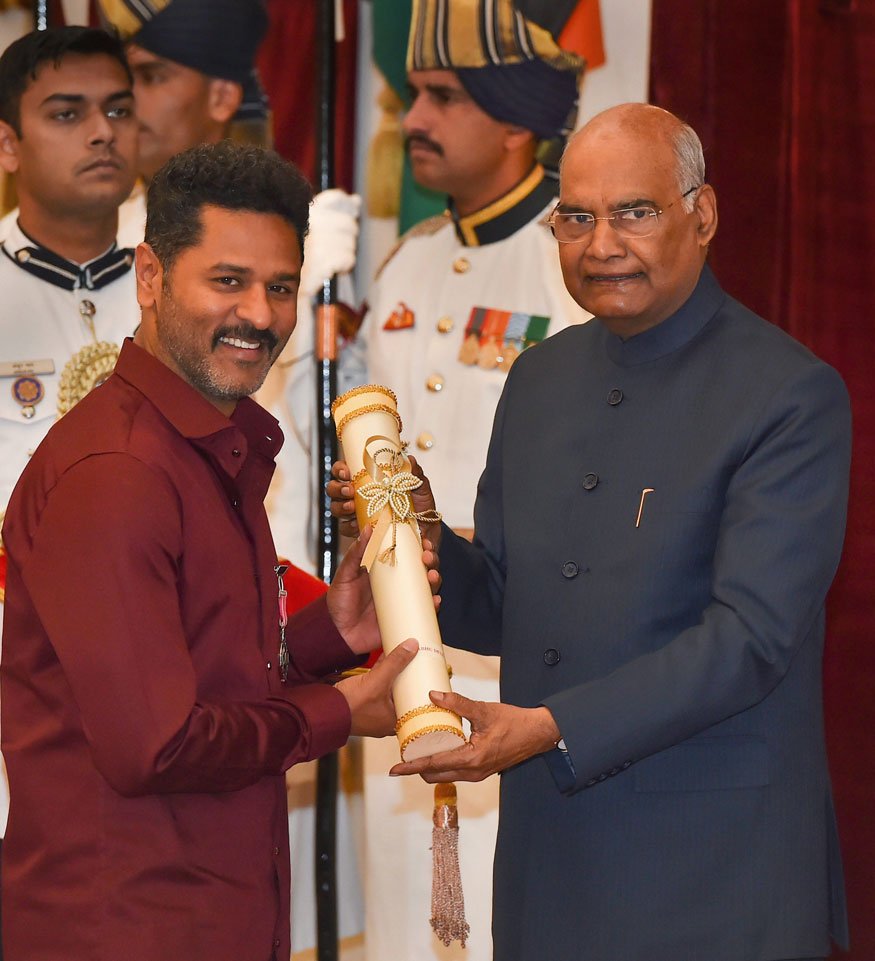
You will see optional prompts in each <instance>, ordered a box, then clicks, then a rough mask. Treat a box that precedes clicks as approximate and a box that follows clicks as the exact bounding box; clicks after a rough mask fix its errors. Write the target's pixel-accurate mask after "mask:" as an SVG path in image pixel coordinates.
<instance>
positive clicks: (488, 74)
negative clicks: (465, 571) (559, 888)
mask: <svg viewBox="0 0 875 961" xmlns="http://www.w3.org/2000/svg"><path fill="white" fill-rule="evenodd" d="M438 7H439V8H440V10H438V9H437V8H438ZM438 13H441V16H437V14H438ZM444 15H445V17H446V19H442V17H443V16H444ZM441 23H442V24H444V25H445V26H446V30H444V31H442V32H440V31H438V29H437V25H438V24H441ZM407 68H408V79H409V85H410V90H411V95H412V98H413V99H412V104H411V106H410V109H409V111H408V113H407V115H406V118H405V121H404V132H405V137H406V140H407V146H408V150H409V154H410V159H411V164H412V171H413V175H414V177H415V178H416V180H417V181H418V182H419V183H421V184H422V185H423V186H426V187H429V188H431V189H433V190H437V191H440V192H443V193H446V194H447V195H448V196H449V203H448V210H447V212H446V213H445V214H444V215H443V216H439V217H436V218H432V219H430V220H427V221H425V222H423V223H422V224H419V225H418V226H416V227H414V228H413V229H412V230H411V231H409V232H408V233H407V234H406V235H405V236H404V237H403V238H402V239H401V241H400V243H399V245H398V246H397V248H396V249H395V250H394V252H393V253H392V254H391V255H390V256H389V258H388V260H387V261H386V262H385V264H384V265H383V267H382V268H381V270H380V271H379V273H378V276H377V279H376V282H375V284H374V286H373V288H372V290H371V293H370V297H369V301H370V308H369V311H368V314H367V316H366V318H365V321H364V324H363V327H362V331H361V333H360V335H359V344H358V351H359V352H360V354H361V355H363V356H364V363H365V366H366V371H367V372H366V375H360V376H363V377H366V379H367V381H369V382H371V383H379V384H385V385H387V386H389V387H391V389H392V390H393V391H395V393H396V394H397V396H398V410H399V412H400V414H401V416H402V418H403V421H404V437H405V438H406V439H407V440H408V441H409V442H410V448H411V453H412V454H414V455H415V456H416V458H417V459H418V460H419V461H420V463H421V464H422V465H423V469H424V470H425V472H426V473H427V475H428V477H429V478H430V480H431V484H432V489H433V490H434V493H435V498H436V501H437V503H438V504H439V505H440V509H441V511H442V513H443V517H444V519H445V520H446V522H447V523H448V524H449V525H450V526H452V527H454V528H455V529H457V530H459V531H460V532H463V533H465V534H466V535H467V536H469V537H470V535H471V532H472V529H473V526H474V523H473V506H474V495H475V491H476V486H477V479H478V477H479V476H480V473H481V471H482V470H483V466H484V464H485V461H486V450H487V446H488V443H489V436H490V432H491V428H492V420H493V416H494V414H495V408H496V405H497V403H498V399H499V396H500V394H501V391H502V388H503V387H504V382H505V378H506V375H507V371H508V370H509V369H510V367H511V366H512V364H513V363H514V360H515V358H516V357H518V356H519V354H520V353H522V352H523V351H525V350H527V349H529V348H530V347H533V346H534V345H536V344H538V343H539V342H540V341H542V340H544V338H545V337H547V336H549V335H550V334H553V333H555V332H556V331H558V330H561V329H562V328H564V327H567V326H568V325H570V324H574V323H580V322H582V321H585V320H586V319H588V317H589V315H588V314H586V313H585V312H584V311H582V310H581V308H580V307H578V306H577V304H575V303H574V301H573V300H572V299H571V297H570V296H569V295H568V293H567V291H566V289H565V286H564V284H563V282H562V275H561V272H560V268H559V261H558V257H557V254H556V244H555V241H553V239H552V238H551V236H550V232H549V229H548V228H547V226H546V225H545V221H546V218H547V216H548V215H549V213H550V211H551V209H552V208H553V207H554V206H555V203H556V197H555V195H556V190H557V183H556V180H555V179H554V178H553V177H551V176H549V175H548V174H547V172H546V171H545V168H544V166H543V165H542V164H541V163H540V162H539V158H540V157H542V156H543V155H544V152H545V148H546V147H548V146H552V147H554V148H555V147H556V142H557V141H562V140H564V137H565V135H566V134H567V131H568V130H569V129H570V128H572V127H573V125H574V119H575V116H576V109H577V96H578V85H579V80H580V76H581V72H582V63H581V61H580V59H579V58H578V57H576V56H574V55H572V54H569V53H566V52H564V51H563V50H561V49H560V48H559V47H558V46H557V44H556V42H555V41H554V39H553V38H552V37H551V36H550V35H549V34H548V33H547V32H546V31H545V30H542V29H541V28H539V27H537V26H536V25H535V24H534V23H532V22H530V21H528V20H526V19H524V18H523V17H522V16H521V15H520V14H519V13H518V12H517V11H515V10H514V8H513V6H512V4H511V3H509V2H499V3H495V4H493V3H482V2H478V0H448V2H444V3H436V2H432V0H423V2H414V6H413V20H412V26H411V37H410V44H409V52H408V61H407ZM347 363H349V360H347ZM533 466H534V465H533ZM448 659H449V661H450V663H451V667H452V670H453V687H454V689H455V690H457V691H461V692H463V693H466V694H467V695H468V696H470V697H473V698H478V699H490V700H491V699H496V698H497V697H498V665H497V659H496V658H491V659H488V660H487V659H484V658H477V657H474V656H472V655H470V654H467V653H465V652H460V651H455V650H450V651H448ZM365 758H366V783H365V811H366V853H367V874H366V890H367V894H368V899H367V924H366V932H367V934H366V943H367V956H368V959H369V961H379V959H383V958H417V959H430V958H441V957H447V955H446V952H445V950H444V949H443V948H442V947H441V945H440V944H439V942H438V941H437V939H436V937H435V936H434V935H433V934H432V933H431V931H430V930H429V926H428V918H429V914H430V907H429V903H430V896H431V877H430V873H429V870H428V850H429V847H430V846H431V831H432V822H431V811H432V806H431V791H430V789H429V788H428V786H427V785H425V784H422V783H418V782H416V781H414V780H413V779H410V780H403V783H401V782H399V781H398V780H391V781H390V780H389V779H387V778H386V777H385V773H386V771H387V770H388V768H389V767H390V766H391V765H392V763H394V762H395V761H397V759H398V749H397V745H396V744H394V743H392V742H390V741H388V740H387V741H382V742H377V741H373V742H368V743H366V744H365ZM459 795H460V797H459V819H460V849H461V850H460V859H461V870H462V881H463V886H464V893H465V902H466V910H467V915H468V920H469V922H470V924H471V936H470V940H469V942H468V948H467V952H466V957H468V958H469V959H470V961H481V959H484V961H485V959H487V958H491V957H492V951H491V938H490V918H491V905H490V898H491V876H492V857H493V850H494V844H495V830H496V824H497V811H498V785H497V783H495V781H494V780H493V782H491V783H490V782H485V783H483V784H477V785H473V784H472V785H468V784H466V785H465V786H464V788H462V789H461V790H460V792H459ZM390 815H391V816H390Z"/></svg>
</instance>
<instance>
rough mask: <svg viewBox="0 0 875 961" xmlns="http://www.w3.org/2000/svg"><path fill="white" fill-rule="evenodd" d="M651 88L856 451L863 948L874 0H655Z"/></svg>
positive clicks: (872, 754) (871, 726)
mask: <svg viewBox="0 0 875 961" xmlns="http://www.w3.org/2000/svg"><path fill="white" fill-rule="evenodd" d="M652 29H653V32H652V59H651V100H652V102H653V103H656V104H658V105H659V106H662V107H666V108H667V109H669V110H673V111H674V112H676V113H679V114H680V115H681V116H683V117H684V118H685V119H686V120H688V121H689V122H690V123H691V124H692V125H693V126H694V127H695V128H696V129H697V130H698V131H699V133H700V135H701V137H702V140H703V143H704V145H705V156H706V160H707V163H708V169H709V176H708V179H709V181H710V182H711V183H713V184H714V186H715V189H716V191H717V196H718V204H719V212H720V228H719V231H718V236H717V239H716V240H715V242H714V244H713V245H712V252H711V257H712V264H713V266H714V268H715V271H716V273H717V275H718V277H719V278H720V280H721V282H722V283H723V284H724V286H725V287H726V288H727V289H728V290H729V291H730V292H731V293H732V294H733V295H734V296H736V297H737V298H738V299H739V300H741V301H743V302H744V303H745V304H747V305H748V306H749V307H751V308H753V309H754V310H756V311H757V312H758V313H760V314H762V315H763V316H765V317H768V318H769V319H770V320H772V321H774V322H775V323H777V324H779V325H780V326H781V327H783V328H784V329H785V330H787V331H789V332H790V333H791V334H793V335H794V336H795V337H797V338H798V339H799V340H801V341H803V342H804V343H805V344H807V345H808V346H809V347H810V348H811V349H812V350H814V352H815V353H817V354H818V355H819V356H821V357H823V358H824V359H825V360H826V361H828V362H829V363H830V364H832V365H833V366H835V367H836V368H838V370H839V371H840V372H841V374H842V375H843V377H844V378H845V382H846V383H847V385H848V388H849V390H850V393H851V400H852V404H853V411H854V462H853V468H852V471H853V474H852V480H851V502H850V515H849V519H848V533H847V538H846V542H845V551H844V557H843V560H842V565H841V568H840V570H839V574H838V577H837V579H836V582H835V584H834V586H833V589H832V591H831V592H830V597H829V601H828V643H827V654H826V664H825V688H826V710H827V738H828V741H829V748H830V762H831V769H832V776H833V785H834V788H835V793H836V802H837V806H838V814H839V829H840V832H841V836H842V849H843V854H844V862H845V872H846V879H847V886H848V897H849V903H850V921H851V952H850V954H848V955H844V954H841V953H840V952H836V957H842V958H850V959H853V961H872V959H873V958H875V323H873V319H875V317H873V315H875V3H873V0H698V2H697V3H690V2H689V0H653V28H652Z"/></svg>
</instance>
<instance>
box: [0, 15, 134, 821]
mask: <svg viewBox="0 0 875 961" xmlns="http://www.w3.org/2000/svg"><path fill="white" fill-rule="evenodd" d="M133 107H134V104H133V96H132V92H131V77H130V73H129V71H128V68H127V63H126V61H125V57H124V51H123V50H122V48H121V46H120V44H119V43H118V41H117V40H116V39H115V38H113V37H111V36H109V35H108V34H106V33H104V32H103V31H101V30H89V29H86V28H82V27H64V28H59V29H56V30H48V31H44V32H42V33H31V34H28V35H27V36H25V37H22V38H21V39H19V40H17V41H16V42H15V43H13V44H12V45H11V46H10V47H9V48H8V49H7V50H6V52H5V53H4V54H3V56H2V58H0V166H2V168H3V169H4V170H5V171H6V172H7V173H8V174H10V175H12V176H13V177H14V178H15V183H16V188H17V192H18V196H19V201H20V204H21V206H20V210H19V212H18V214H17V217H16V218H15V219H14V220H13V222H12V223H11V224H9V225H8V232H7V235H6V238H5V239H4V240H3V242H2V245H0V290H2V291H3V296H2V299H0V514H2V513H3V511H4V510H5V507H6V504H7V502H8V500H9V496H10V494H11V492H12V489H13V487H14V486H15V483H16V481H17V480H18V477H19V475H20V474H21V472H22V470H23V469H24V467H25V465H26V464H27V461H28V458H29V457H30V455H31V454H32V453H33V451H34V450H35V449H36V447H37V445H38V444H39V443H40V441H42V439H43V438H44V437H45V435H46V433H47V432H48V430H49V428H50V427H51V426H52V424H53V423H54V422H55V421H56V420H57V418H58V417H60V416H61V415H63V414H64V413H66V412H67V411H68V410H69V409H70V408H71V407H72V406H73V405H74V404H75V403H76V402H77V401H78V400H80V399H81V398H82V397H83V396H84V395H85V394H86V393H88V391H89V390H91V388H93V387H94V386H95V385H97V384H99V383H100V382H101V381H102V380H104V379H105V378H106V377H108V376H109V374H110V373H111V371H112V369H113V367H114V366H115V360H116V357H117V355H118V350H119V345H120V344H121V342H122V340H123V338H124V337H125V336H129V335H131V334H133V332H134V329H135V327H136V325H137V320H138V317H139V310H138V307H137V298H136V292H135V286H134V275H133V271H132V270H131V268H132V266H133V262H134V253H133V250H126V249H120V248H119V247H118V246H117V244H116V241H115V236H116V228H117V222H118V207H119V204H120V203H121V202H122V201H123V200H124V198H125V197H126V196H127V195H128V193H129V192H130V189H131V185H132V184H133V182H134V177H135V173H136V168H135V164H136V149H137V125H136V121H135V119H134V112H133ZM5 565H6V558H5V557H4V556H2V548H0V604H2V602H3V599H4V596H5V571H6V567H5ZM0 790H2V794H3V795H4V796H3V798H2V804H0V807H2V811H0V829H2V828H5V821H6V807H7V804H6V798H5V782H3V783H2V788H0Z"/></svg>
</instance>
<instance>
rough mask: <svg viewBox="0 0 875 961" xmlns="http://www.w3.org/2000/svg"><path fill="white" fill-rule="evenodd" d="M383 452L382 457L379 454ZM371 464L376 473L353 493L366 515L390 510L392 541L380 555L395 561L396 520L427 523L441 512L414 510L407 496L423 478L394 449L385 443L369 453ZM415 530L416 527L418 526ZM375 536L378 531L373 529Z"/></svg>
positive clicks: (398, 521)
mask: <svg viewBox="0 0 875 961" xmlns="http://www.w3.org/2000/svg"><path fill="white" fill-rule="evenodd" d="M383 456H385V457H386V459H385V460H381V459H380V458H381V457H383ZM372 464H373V466H374V467H375V468H376V469H377V470H378V471H379V473H380V475H381V476H379V477H377V478H375V479H374V480H373V481H370V482H369V483H367V484H362V486H361V487H359V488H358V489H357V490H356V493H357V494H358V495H359V496H360V497H362V498H364V500H365V502H366V503H367V513H368V519H369V520H370V519H371V518H374V517H376V516H377V515H378V514H380V513H382V512H383V511H384V510H385V509H386V508H387V507H388V508H389V511H390V514H391V524H392V545H391V547H388V548H387V549H386V550H385V551H383V552H382V553H381V554H380V556H379V559H380V560H381V561H383V562H384V563H388V564H394V563H395V547H396V531H397V526H398V524H409V523H413V522H415V521H422V522H423V523H426V524H433V523H437V522H438V521H440V519H441V515H440V514H439V513H438V512H437V511H419V512H417V511H414V510H413V502H412V501H411V499H410V493H411V491H415V490H416V489H417V488H418V487H421V486H422V481H421V480H420V479H419V478H418V477H416V476H414V475H413V474H412V473H411V472H410V471H409V470H408V469H407V468H408V467H409V461H408V460H407V458H406V457H405V456H404V455H403V454H402V453H400V452H399V451H397V450H393V449H392V448H391V447H384V448H381V449H380V450H378V451H375V452H374V454H373V455H372ZM417 530H418V528H417ZM374 533H375V536H377V534H378V532H377V531H375V532H374Z"/></svg>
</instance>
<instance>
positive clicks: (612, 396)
mask: <svg viewBox="0 0 875 961" xmlns="http://www.w3.org/2000/svg"><path fill="white" fill-rule="evenodd" d="M622 402H623V391H621V390H620V388H619V387H615V388H614V389H613V390H611V391H609V392H608V403H609V404H610V405H611V407H616V406H617V404H621V403H622Z"/></svg>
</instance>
